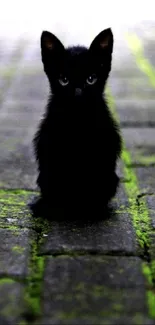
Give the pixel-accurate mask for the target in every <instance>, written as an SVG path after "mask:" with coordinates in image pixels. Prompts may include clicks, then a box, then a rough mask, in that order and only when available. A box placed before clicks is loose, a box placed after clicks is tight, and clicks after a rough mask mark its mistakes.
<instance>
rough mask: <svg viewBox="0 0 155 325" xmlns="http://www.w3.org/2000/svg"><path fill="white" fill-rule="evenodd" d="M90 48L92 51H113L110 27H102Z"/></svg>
mask: <svg viewBox="0 0 155 325" xmlns="http://www.w3.org/2000/svg"><path fill="white" fill-rule="evenodd" d="M90 50H91V51H94V52H98V51H99V52H101V51H105V50H106V52H108V53H109V54H111V53H112V51H113V33H112V31H111V28H107V29H104V30H103V31H102V32H101V33H99V34H98V35H97V36H96V37H95V38H94V40H93V41H92V43H91V45H90Z"/></svg>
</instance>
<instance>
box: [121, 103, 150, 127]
mask: <svg viewBox="0 0 155 325" xmlns="http://www.w3.org/2000/svg"><path fill="white" fill-rule="evenodd" d="M115 103H116V109H117V112H118V116H119V119H120V124H121V127H131V128H132V127H143V128H144V127H154V126H155V100H154V99H149V100H148V99H145V100H144V99H138V100H135V99H131V98H128V99H124V98H123V99H122V98H120V99H116V100H115Z"/></svg>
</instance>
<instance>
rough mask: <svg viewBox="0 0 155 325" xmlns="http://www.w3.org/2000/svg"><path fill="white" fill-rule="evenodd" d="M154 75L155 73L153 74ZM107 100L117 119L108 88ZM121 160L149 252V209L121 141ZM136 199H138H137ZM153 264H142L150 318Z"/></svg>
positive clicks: (154, 300) (154, 297)
mask: <svg viewBox="0 0 155 325" xmlns="http://www.w3.org/2000/svg"><path fill="white" fill-rule="evenodd" d="M154 77H155V74H154ZM108 97H109V102H110V105H111V111H112V113H113V112H114V113H113V114H114V115H115V118H116V119H117V120H118V116H117V114H116V112H115V103H114V99H113V97H112V95H111V93H110V90H108ZM122 161H123V163H124V177H125V178H126V179H129V180H130V181H128V182H125V183H124V186H125V190H126V193H127V196H128V201H129V208H128V212H129V214H130V215H131V217H132V221H133V226H134V229H135V232H136V237H137V240H138V242H139V245H140V247H141V248H142V249H143V250H144V251H146V250H147V251H148V252H149V248H150V244H151V239H150V234H151V232H152V230H151V221H150V216H149V211H148V208H147V205H146V201H145V197H141V198H140V199H138V194H139V193H140V191H139V184H138V180H137V176H136V174H135V172H134V170H133V169H132V168H131V167H130V166H132V159H131V155H130V153H129V152H128V151H127V149H126V147H125V143H123V151H122ZM137 200H138V201H137ZM154 266H155V264H153V265H151V264H146V263H145V264H143V267H142V271H143V274H144V276H145V278H146V279H147V282H148V285H149V287H148V290H147V303H148V309H149V315H150V317H152V318H155V292H154V283H153V279H154V274H155V273H154V270H155V268H154Z"/></svg>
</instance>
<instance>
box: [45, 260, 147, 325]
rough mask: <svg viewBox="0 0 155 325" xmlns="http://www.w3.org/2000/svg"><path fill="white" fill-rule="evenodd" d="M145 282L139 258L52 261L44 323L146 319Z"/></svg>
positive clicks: (46, 275) (49, 262)
mask: <svg viewBox="0 0 155 325" xmlns="http://www.w3.org/2000/svg"><path fill="white" fill-rule="evenodd" d="M127 278H128V281H126V279H127ZM144 282H145V281H144V279H143V276H142V275H141V260H139V259H137V258H129V257H119V259H118V258H117V257H93V256H85V257H68V256H66V257H63V256H61V257H57V258H52V257H49V258H48V259H47V266H46V272H45V278H44V293H43V297H42V299H43V301H42V303H43V310H44V314H45V315H46V316H45V318H43V323H44V321H45V320H46V322H47V324H51V323H52V324H78V323H79V324H86V323H89V322H91V320H92V324H104V318H105V319H107V318H111V317H114V318H116V319H117V320H119V318H120V316H124V317H126V315H130V317H131V315H132V316H136V314H139V313H140V314H142V315H145V313H147V307H146V304H145V292H144V289H143V288H144V287H143V285H144ZM109 316H110V317H109Z"/></svg>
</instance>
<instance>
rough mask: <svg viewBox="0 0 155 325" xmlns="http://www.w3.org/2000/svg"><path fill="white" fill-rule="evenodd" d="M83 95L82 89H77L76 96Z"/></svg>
mask: <svg viewBox="0 0 155 325" xmlns="http://www.w3.org/2000/svg"><path fill="white" fill-rule="evenodd" d="M81 94H82V89H81V88H76V89H75V95H76V96H80V95H81Z"/></svg>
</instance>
